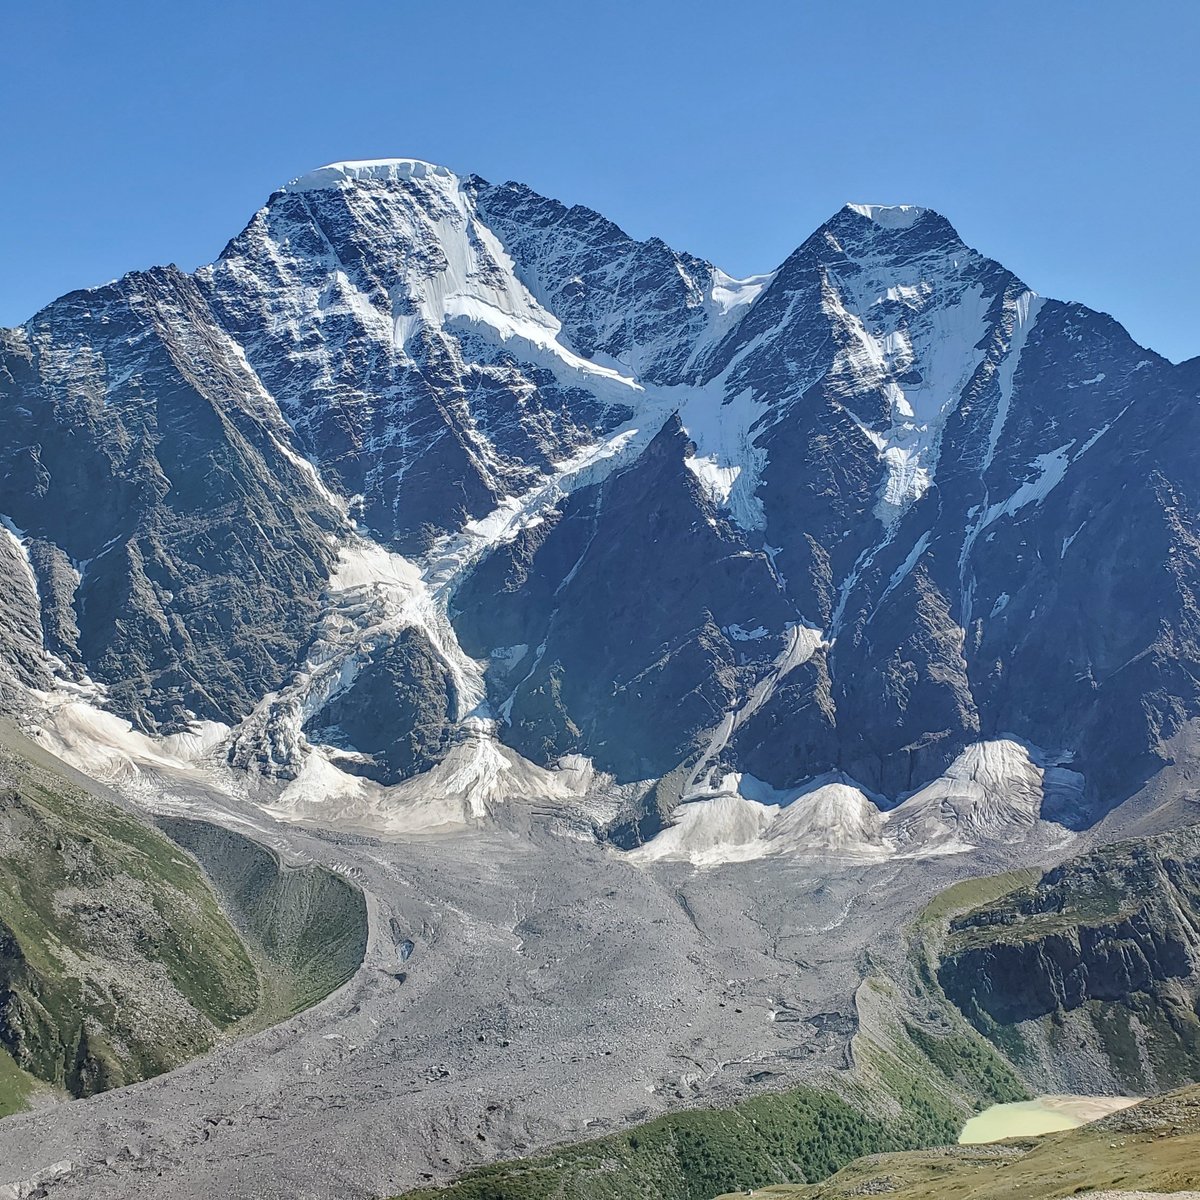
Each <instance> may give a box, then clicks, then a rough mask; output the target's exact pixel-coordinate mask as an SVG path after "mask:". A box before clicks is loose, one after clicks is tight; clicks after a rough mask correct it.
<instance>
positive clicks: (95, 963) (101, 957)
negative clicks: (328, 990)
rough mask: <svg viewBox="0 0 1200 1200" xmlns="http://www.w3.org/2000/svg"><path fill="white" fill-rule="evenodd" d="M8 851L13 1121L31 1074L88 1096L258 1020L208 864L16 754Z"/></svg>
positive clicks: (3, 816) (248, 965)
mask: <svg viewBox="0 0 1200 1200" xmlns="http://www.w3.org/2000/svg"><path fill="white" fill-rule="evenodd" d="M0 848H2V853H0V1045H2V1046H3V1048H4V1050H5V1051H6V1052H7V1055H8V1056H9V1061H7V1062H5V1063H4V1064H3V1066H2V1067H0V1107H2V1108H3V1109H4V1110H12V1109H14V1108H16V1107H20V1106H22V1104H23V1101H24V1100H25V1099H27V1097H28V1094H29V1091H30V1089H31V1087H32V1086H33V1085H32V1083H31V1080H30V1079H29V1076H33V1077H36V1078H37V1079H41V1080H43V1081H45V1082H46V1083H49V1084H51V1085H53V1086H55V1087H59V1088H63V1089H65V1090H66V1091H67V1092H69V1093H70V1094H73V1095H89V1094H91V1093H93V1092H96V1091H101V1090H104V1089H105V1088H108V1087H114V1086H119V1085H120V1084H123V1083H128V1082H131V1081H133V1080H137V1079H142V1078H146V1077H148V1076H150V1075H154V1074H157V1073H159V1072H161V1071H164V1070H167V1069H169V1068H170V1067H173V1066H175V1065H177V1064H178V1063H180V1062H183V1061H185V1060H186V1059H188V1058H190V1057H192V1056H194V1055H195V1054H197V1053H200V1052H201V1051H203V1050H205V1049H206V1048H207V1047H208V1046H210V1045H211V1044H212V1043H213V1041H214V1040H215V1038H216V1037H217V1036H218V1034H219V1032H220V1031H221V1030H222V1029H225V1028H226V1027H228V1026H230V1025H232V1024H233V1023H234V1022H236V1021H237V1020H239V1019H240V1018H241V1017H243V1016H245V1015H246V1014H247V1013H249V1012H251V1011H253V1010H254V1009H255V1007H256V1006H257V1004H258V1002H259V984H258V977H257V973H256V971H255V968H254V964H253V963H252V961H251V959H250V956H249V954H248V953H247V951H246V948H245V946H244V945H243V944H242V941H241V939H240V938H239V937H238V935H237V933H236V932H235V930H234V929H233V928H232V926H231V925H230V923H229V921H228V920H227V919H226V917H225V915H224V914H223V913H222V911H221V909H220V906H219V905H218V903H217V899H216V896H215V895H214V894H213V891H212V889H211V887H210V886H209V885H208V883H207V881H206V880H205V878H204V876H203V874H202V873H201V871H200V870H199V868H198V867H197V866H196V864H195V863H194V862H192V861H191V860H190V859H188V858H187V857H186V856H185V855H183V854H181V853H180V851H179V850H178V849H177V848H176V847H174V846H173V845H172V844H171V843H170V842H169V841H168V840H167V839H166V838H165V837H163V836H162V835H161V834H159V833H157V832H156V831H154V830H152V829H150V828H148V827H147V826H145V825H143V824H142V823H141V822H139V821H138V820H136V819H135V818H134V817H133V816H131V815H130V814H128V813H126V812H124V811H123V810H121V809H120V808H118V807H116V806H115V805H114V804H111V803H109V802H107V801H105V800H102V799H100V798H99V797H97V796H94V795H89V794H88V793H86V792H84V791H83V790H82V789H80V788H78V787H76V786H75V785H74V784H73V783H71V782H70V781H68V779H66V778H65V777H64V776H63V775H56V774H55V773H53V772H52V771H50V770H48V769H47V768H45V767H41V766H37V765H35V764H34V763H33V762H31V761H30V760H29V759H28V758H25V757H23V756H21V755H20V754H19V753H17V752H15V751H14V750H12V749H4V750H0ZM14 1064H15V1067H19V1068H20V1070H19V1071H18V1070H16V1069H15V1067H14Z"/></svg>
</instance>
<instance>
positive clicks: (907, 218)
mask: <svg viewBox="0 0 1200 1200" xmlns="http://www.w3.org/2000/svg"><path fill="white" fill-rule="evenodd" d="M846 207H847V208H848V209H850V211H851V212H856V213H858V215H859V216H860V217H866V218H867V220H868V221H874V222H875V224H876V225H879V226H881V227H882V228H884V229H907V228H908V227H909V226H910V225H914V224H916V222H917V221H919V220H920V219H921V218H922V217H923V216H924V215H925V214H926V213H927V212H928V211H929V209H927V208H919V207H917V205H915V204H847V205H846Z"/></svg>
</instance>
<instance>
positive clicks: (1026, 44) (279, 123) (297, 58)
mask: <svg viewBox="0 0 1200 1200" xmlns="http://www.w3.org/2000/svg"><path fill="white" fill-rule="evenodd" d="M0 9H2V11H0V34H2V35H3V42H4V46H5V55H4V60H5V61H4V64H3V68H2V70H0V106H2V109H0V111H3V114H4V116H3V123H2V125H0V162H2V164H3V165H2V167H0V170H2V171H3V187H2V188H0V263H2V270H0V324H16V323H18V322H19V321H21V320H23V319H24V318H25V317H27V316H29V315H31V314H32V313H33V312H34V311H35V310H36V309H37V308H39V307H40V306H41V305H43V304H45V303H46V302H48V301H49V300H51V299H52V298H53V297H55V296H57V295H59V294H60V293H62V292H64V291H68V290H70V289H72V288H75V287H82V286H87V285H91V284H96V283H101V282H104V281H105V280H107V279H111V278H113V277H115V276H117V275H120V274H122V273H123V272H125V271H127V270H129V269H131V268H135V267H146V266H150V265H152V264H155V263H162V262H176V263H178V264H180V265H181V266H183V267H186V268H192V267H195V266H197V265H198V264H200V263H202V262H206V261H208V260H210V259H211V258H213V257H214V256H215V255H216V254H218V253H219V252H220V250H221V248H222V246H223V245H224V243H225V242H226V241H227V240H228V239H229V238H231V237H232V236H234V235H235V234H236V233H237V232H238V231H239V230H240V229H241V228H242V226H243V225H244V224H245V222H246V221H247V220H248V219H249V217H250V215H251V214H252V213H253V212H254V211H255V209H256V208H258V207H259V206H260V205H261V204H262V202H263V201H264V200H265V199H266V197H267V195H268V194H269V193H270V192H271V191H272V190H273V189H274V188H275V187H277V186H278V185H279V184H281V183H283V182H284V181H285V180H287V179H289V178H290V177H292V176H294V175H297V174H300V173H301V172H303V171H305V170H307V169H309V168H312V167H314V166H318V165H320V164H322V163H325V162H329V161H335V160H338V159H347V158H377V157H390V156H413V157H418V158H427V159H431V160H434V161H437V162H443V163H445V164H447V165H448V166H451V167H453V168H455V169H456V170H459V171H463V172H470V171H474V172H476V173H478V174H480V175H483V176H484V177H486V178H488V179H492V180H496V181H499V180H504V179H519V180H523V181H524V182H526V183H529V184H530V185H531V186H533V187H535V188H537V189H538V190H539V191H542V192H544V193H547V194H549V195H552V196H557V197H559V198H561V199H563V200H565V201H568V202H579V203H585V204H588V205H590V206H591V207H593V208H596V209H599V210H600V211H601V212H603V213H605V214H606V215H607V216H610V217H612V218H613V219H614V220H616V221H617V222H618V223H620V224H621V225H623V226H624V227H625V228H626V229H627V230H629V232H631V233H633V234H635V235H638V236H642V237H646V236H650V235H652V234H657V235H659V236H660V237H662V238H664V239H665V240H666V241H668V242H670V243H671V244H672V245H674V246H677V247H679V248H682V249H687V250H691V251H692V252H694V253H696V254H699V255H702V256H704V257H706V258H710V259H712V260H713V261H715V262H716V263H718V264H719V265H720V266H722V267H724V268H725V269H726V270H729V271H731V272H733V273H735V274H750V273H754V272H758V271H764V270H769V269H771V268H772V267H774V266H776V265H777V264H778V263H779V262H780V260H781V259H782V258H783V257H784V256H785V255H786V254H787V253H788V252H789V251H790V250H791V249H793V248H794V247H795V246H796V245H797V244H798V243H799V242H801V241H802V240H803V239H804V238H805V237H806V236H807V235H808V234H809V233H810V232H811V231H812V230H813V229H814V228H815V227H816V226H817V225H819V224H820V223H821V221H823V220H824V219H825V218H827V217H828V216H829V215H830V214H831V213H832V212H833V211H834V210H836V209H837V208H838V207H839V205H841V204H842V203H843V202H844V201H846V200H858V201H872V202H882V203H897V202H912V203H918V204H925V205H929V206H932V207H934V208H937V209H939V210H940V211H942V212H943V213H945V214H946V215H947V216H948V217H949V218H950V219H951V221H953V222H954V224H955V225H956V226H957V227H958V229H959V232H960V233H961V234H962V235H963V237H964V238H965V239H966V240H967V241H968V242H970V243H972V244H973V245H975V246H977V247H979V248H980V249H981V250H983V251H985V252H987V253H988V254H991V255H992V256H993V257H995V258H998V259H1000V260H1001V261H1002V262H1004V263H1005V265H1006V266H1008V267H1010V268H1011V269H1013V270H1014V271H1016V272H1017V273H1018V274H1019V275H1021V276H1022V277H1023V278H1024V279H1025V280H1026V282H1028V283H1029V284H1030V286H1032V287H1034V288H1036V289H1037V290H1038V291H1040V292H1042V293H1044V294H1046V295H1051V296H1057V297H1060V298H1067V299H1078V300H1082V301H1085V302H1086V303H1088V304H1090V305H1092V306H1094V307H1096V308H1101V309H1104V310H1107V311H1110V312H1112V313H1113V314H1114V315H1115V316H1117V317H1118V318H1119V319H1120V320H1121V321H1122V322H1124V323H1125V325H1126V326H1127V327H1128V328H1129V329H1130V331H1131V332H1132V333H1133V334H1134V336H1135V337H1137V338H1138V340H1140V341H1142V342H1144V343H1146V344H1148V345H1150V346H1153V347H1154V348H1155V349H1157V350H1159V351H1161V352H1162V353H1164V354H1166V355H1167V356H1168V357H1171V358H1176V359H1179V358H1185V357H1190V356H1192V355H1195V354H1200V282H1198V281H1200V212H1198V197H1197V193H1198V192H1200V167H1198V165H1197V164H1198V163H1200V3H1197V2H1196V0H1143V2H1142V3H1135V2H1134V0H1006V2H1004V3H991V2H987V0H908V2H907V3H903V4H901V3H896V2H895V0H888V2H887V3H878V2H876V0H855V2H853V3H849V2H845V0H739V2H733V0H721V2H716V3H715V2H710V0H610V2H608V3H602V2H600V0H592V2H591V3H577V2H572V0H558V2H557V3H552V2H550V0H490V2H487V3H481V2H477V0H458V2H451V0H422V2H421V3H414V2H412V0H372V2H371V3H358V2H354V0H349V2H347V3H339V2H336V0H323V2H322V3H311V2H309V0H288V2H286V3H283V2H276V0H243V2H241V3H228V2H224V0H201V2H198V3H175V2H173V0H168V2H163V0H158V2H156V3H146V2H143V0H111V2H108V3H96V2H95V0H86V2H84V0H2V4H0Z"/></svg>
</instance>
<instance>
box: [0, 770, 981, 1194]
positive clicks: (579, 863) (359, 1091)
mask: <svg viewBox="0 0 1200 1200" xmlns="http://www.w3.org/2000/svg"><path fill="white" fill-rule="evenodd" d="M158 782H159V783H161V784H162V788H161V792H162V794H163V795H168V796H172V797H173V808H174V811H175V812H176V813H177V814H188V813H191V814H192V815H202V816H205V817H207V818H209V819H212V818H214V817H217V818H219V819H220V820H222V821H223V822H224V823H227V824H231V825H232V826H233V827H234V828H240V829H242V830H243V831H245V832H247V833H251V834H252V835H253V836H255V837H256V838H258V839H259V840H261V841H264V842H266V843H267V844H269V845H271V846H273V847H274V848H275V849H277V850H278V851H279V852H280V853H281V855H283V857H284V858H285V860H287V861H289V862H306V861H309V862H319V863H323V864H324V865H326V866H329V867H331V868H333V869H334V870H337V871H340V872H343V873H345V874H347V875H348V876H350V877H352V878H353V879H354V880H355V881H356V882H358V883H359V884H360V885H361V886H362V887H363V889H364V890H365V892H366V894H367V897H368V906H369V911H370V917H371V939H370V944H369V946H368V949H367V955H366V960H365V962H364V964H363V967H362V968H361V969H360V970H359V972H358V973H357V975H356V976H355V977H354V978H353V979H352V980H351V981H350V982H349V983H348V984H347V985H346V986H345V987H343V988H342V989H341V990H339V991H338V992H336V993H335V994H334V995H333V996H331V997H329V998H328V999H327V1000H325V1001H324V1002H322V1003H321V1004H319V1005H317V1006H316V1007H315V1008H313V1009H311V1010H309V1011H307V1012H304V1013H301V1014H300V1015H298V1016H296V1017H293V1018H291V1019H289V1020H287V1021H285V1022H284V1023H282V1024H280V1025H278V1026H275V1027H273V1028H271V1029H268V1030H265V1031H264V1032H262V1033H260V1034H257V1035H255V1036H253V1037H249V1038H245V1039H241V1040H236V1041H231V1042H228V1043H226V1044H224V1045H222V1046H220V1047H219V1048H218V1049H217V1050H215V1051H214V1052H212V1053H211V1054H209V1055H207V1056H205V1057H204V1058H201V1059H199V1060H197V1061H195V1062H193V1063H191V1064H189V1065H188V1066H185V1067H183V1068H182V1069H180V1070H177V1071H174V1072H172V1073H170V1074H168V1075H165V1076H161V1077H159V1078H157V1079H154V1080H151V1081H149V1082H146V1083H143V1084H139V1085H136V1086H134V1087H130V1088H127V1089H122V1090H120V1091H116V1092H112V1093H109V1094H106V1095H102V1096H99V1097H96V1098H93V1099H91V1100H87V1101H81V1102H77V1103H72V1104H63V1105H56V1106H53V1107H50V1108H46V1109H42V1110H40V1111H36V1112H32V1113H27V1114H19V1115H16V1116H14V1117H11V1118H9V1119H7V1120H4V1121H2V1122H0V1164H3V1167H2V1169H0V1195H4V1194H5V1193H4V1191H3V1185H9V1186H10V1189H16V1188H18V1187H19V1186H21V1185H27V1184H28V1183H29V1182H31V1181H40V1182H41V1183H42V1186H44V1187H45V1188H46V1189H47V1191H46V1194H47V1195H48V1196H50V1197H52V1198H53V1200H74V1198H80V1200H82V1198H83V1197H87V1198H88V1200H103V1198H105V1197H113V1198H120V1200H138V1198H143V1197H145V1198H150V1197H153V1198H156V1200H157V1198H159V1197H162V1198H165V1197H171V1198H172V1200H183V1198H188V1197H195V1198H196V1200H201V1198H208V1197H212V1196H216V1195H220V1196H224V1197H229V1198H231V1200H234V1198H237V1197H255V1198H256V1200H270V1198H273V1197H280V1198H282V1197H288V1198H289V1200H306V1198H307V1200H328V1198H330V1197H333V1196H337V1197H338V1198H339V1200H367V1198H374V1197H379V1196H382V1195H388V1194H394V1193H397V1192H402V1191H404V1190H406V1189H411V1188H414V1187H419V1186H422V1185H428V1184H431V1183H436V1182H442V1181H445V1180H446V1179H448V1178H450V1177H452V1176H453V1175H455V1174H456V1173H458V1172H459V1171H461V1170H463V1169H467V1168H470V1167H472V1166H476V1165H479V1164H482V1163H486V1162H491V1161H495V1160H496V1159H501V1158H513V1157H516V1156H519V1155H522V1154H528V1153H531V1152H534V1151H537V1150H540V1149H544V1148H546V1147H547V1146H550V1145H554V1144H558V1143H562V1142H567V1141H577V1140H580V1139H585V1138H592V1137H596V1136H598V1135H600V1134H603V1133H605V1132H608V1131H610V1130H613V1129H618V1128H623V1127H626V1126H628V1125H630V1124H633V1123H635V1122H638V1121H642V1120H646V1119H648V1118H651V1117H654V1116H656V1115H658V1114H659V1113H662V1112H665V1111H671V1110H676V1109H679V1108H684V1107H691V1106H698V1105H703V1106H713V1105H720V1104H723V1103H728V1102H731V1101H732V1100H735V1099H739V1098H742V1097H744V1096H745V1095H747V1094H749V1093H752V1092H754V1091H761V1090H764V1089H779V1088H782V1087H784V1086H786V1085H789V1084H792V1083H795V1082H799V1081H802V1080H805V1079H811V1078H813V1077H814V1076H815V1075H817V1074H818V1073H821V1072H825V1071H836V1070H838V1069H840V1068H843V1067H844V1066H846V1065H847V1063H848V1054H849V1050H848V1044H849V1039H850V1037H851V1035H852V1033H853V1031H854V1026H855V1021H854V1014H855V1008H854V1003H853V993H854V990H855V988H856V987H857V986H858V984H859V982H860V980H861V977H862V971H863V965H862V964H863V963H864V961H865V957H864V956H865V955H867V954H868V953H869V955H870V957H871V960H872V961H873V962H875V963H877V964H879V963H883V964H885V965H886V963H887V962H888V959H889V956H893V957H895V956H898V955H902V954H903V948H902V946H901V945H900V942H901V939H899V938H897V937H896V931H897V929H898V928H899V927H900V926H901V925H902V924H903V923H904V922H905V921H906V920H907V919H908V918H909V917H910V916H911V915H912V914H913V913H915V912H916V911H917V909H918V908H919V907H920V906H921V905H922V904H923V903H924V902H925V901H926V900H927V899H928V898H929V897H930V896H931V895H932V894H934V893H935V892H937V891H939V890H940V889H942V888H944V887H946V886H947V885H948V884H949V883H951V882H953V881H954V880H955V879H958V878H961V877H963V876H964V875H966V874H981V873H985V872H987V871H992V870H997V869H1000V868H1001V867H1003V866H1004V865H1005V864H1004V863H1002V862H998V861H992V860H988V859H986V858H985V857H984V856H981V855H975V856H967V855H954V856H946V857H943V858H938V859H933V860H925V861H922V862H905V861H903V860H899V861H894V862H891V863H886V864H863V863H852V862H841V863H839V862H836V861H834V860H809V861H799V860H797V861H794V862H787V863H782V862H780V861H774V862H772V863H771V864H770V865H769V866H768V865H764V864H762V863H753V862H751V863H742V864H733V865H729V866H726V867H721V868H717V869H713V870H708V871H699V872H697V871H694V870H693V869H692V868H691V867H688V866H685V865H682V864H676V865H672V864H657V865H655V866H654V867H652V868H647V867H643V866H638V865H635V864H632V863H630V862H629V861H628V860H627V859H625V858H624V857H622V856H621V855H620V854H619V853H617V852H615V851H613V850H612V849H610V848H607V847H603V846H599V845H596V844H595V843H593V842H592V841H590V840H588V839H586V838H584V837H583V836H581V834H580V831H579V830H578V829H577V828H572V827H571V826H569V825H567V824H561V825H558V826H554V825H553V824H552V825H551V826H550V827H547V826H546V824H545V822H544V820H538V821H536V822H527V823H525V824H523V825H522V824H521V823H520V822H514V828H512V829H510V830H508V831H492V832H490V833H483V832H480V831H472V832H471V833H470V834H468V835H463V836H441V837H433V836H427V837H413V838H410V839H408V840H406V841H403V842H400V841H391V842H385V841H382V840H378V839H375V838H371V837H367V836H361V835H355V834H351V833H341V834H338V835H333V834H327V833H319V832H317V831H312V830H306V829H304V828H302V827H300V826H295V825H279V824H274V823H272V822H270V821H269V819H267V818H265V817H264V816H263V814H262V813H261V811H259V810H256V809H251V808H250V807H249V806H246V807H245V808H244V809H240V810H239V809H237V808H236V807H235V802H233V801H230V800H228V799H227V798H222V797H216V796H213V795H208V794H201V793H199V792H198V791H196V790H195V788H196V786H197V785H194V784H187V783H184V782H180V781H178V780H163V781H158ZM189 788H191V789H193V790H191V791H189V790H188V789H189ZM218 806H224V811H223V812H216V811H215V809H216V807H218ZM16 1194H22V1193H20V1192H19V1191H17V1192H16Z"/></svg>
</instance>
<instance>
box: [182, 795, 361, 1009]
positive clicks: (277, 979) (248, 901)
mask: <svg viewBox="0 0 1200 1200" xmlns="http://www.w3.org/2000/svg"><path fill="white" fill-rule="evenodd" d="M159 825H160V826H161V828H162V829H163V831H164V832H165V833H166V834H167V835H168V836H169V837H170V838H171V839H172V840H173V841H175V842H177V843H178V844H179V845H181V846H183V847H184V848H185V849H186V850H187V851H188V852H189V853H190V854H193V855H195V856H196V858H197V859H198V860H199V862H200V863H201V865H202V866H203V867H204V869H205V871H206V872H207V873H208V876H209V878H210V879H212V880H213V882H214V883H215V884H216V886H217V889H218V891H219V892H220V894H221V898H222V901H223V903H224V905H225V910H226V912H227V913H228V914H229V916H230V918H231V919H232V921H233V923H234V924H235V925H236V926H237V928H238V930H239V932H240V933H241V934H242V936H243V938H244V939H245V941H246V942H247V944H248V945H249V946H250V948H251V950H252V951H253V952H254V955H255V958H256V960H257V961H258V963H259V965H260V968H261V971H262V980H263V993H264V995H263V1002H262V1004H261V1006H260V1007H259V1009H258V1011H257V1012H255V1013H254V1014H253V1015H252V1016H251V1017H250V1018H249V1019H248V1020H247V1021H246V1022H244V1023H243V1026H242V1027H241V1029H240V1030H239V1031H240V1032H246V1031H248V1029H250V1028H255V1027H257V1028H264V1027H265V1026H267V1025H269V1024H271V1023H273V1022H274V1021H279V1020H283V1019H284V1018H286V1017H289V1016H291V1015H292V1014H294V1013H297V1012H300V1011H301V1010H303V1009H305V1008H309V1007H311V1006H312V1005H313V1004H316V1003H317V1002H318V1001H319V1000H322V999H324V998H325V997H326V996H328V995H329V994H330V993H331V992H333V991H335V990H336V989H337V988H339V987H341V985H342V984H343V983H345V982H346V981H347V980H348V979H349V978H350V977H351V976H352V975H353V974H354V972H355V971H357V970H358V967H359V964H360V963H361V962H362V960H363V955H364V954H365V953H366V948H367V934H368V923H367V906H366V900H365V898H364V897H363V894H362V891H361V890H360V889H359V888H357V887H356V886H355V885H354V884H352V883H351V882H350V881H349V880H347V879H344V878H342V876H340V875H336V874H334V873H333V872H332V871H329V870H326V869H325V868H324V867H320V866H313V865H306V866H300V867H293V866H287V865H285V864H283V863H282V862H281V861H280V859H279V857H278V855H276V854H275V853H274V852H273V851H271V850H269V849H268V848H267V847H265V846H263V845H260V844H259V843H258V842H255V841H253V840H252V839H250V838H248V837H244V836H243V835H242V834H239V833H235V832H233V831H232V830H230V829H225V828H223V827H221V826H218V825H213V824H211V823H210V822H208V821H195V820H187V819H184V818H179V817H171V818H162V819H160V821H159Z"/></svg>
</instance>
